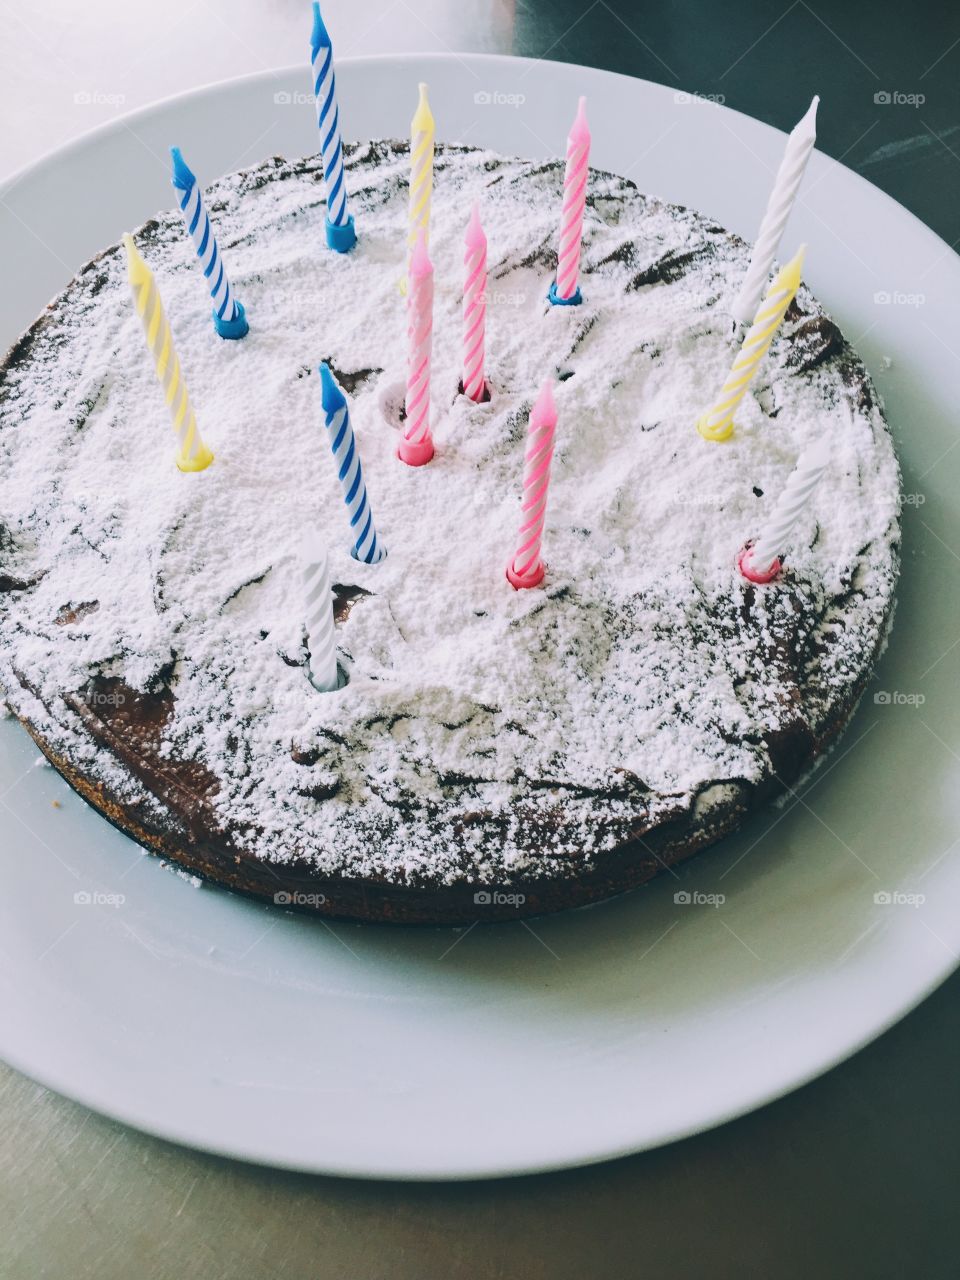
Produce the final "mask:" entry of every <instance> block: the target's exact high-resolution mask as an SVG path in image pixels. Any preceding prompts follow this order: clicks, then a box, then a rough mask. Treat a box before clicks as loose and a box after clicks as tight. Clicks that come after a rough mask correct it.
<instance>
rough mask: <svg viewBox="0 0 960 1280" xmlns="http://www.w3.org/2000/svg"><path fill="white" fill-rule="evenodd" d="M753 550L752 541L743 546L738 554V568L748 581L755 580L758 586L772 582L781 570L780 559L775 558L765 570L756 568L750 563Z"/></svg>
mask: <svg viewBox="0 0 960 1280" xmlns="http://www.w3.org/2000/svg"><path fill="white" fill-rule="evenodd" d="M752 551H753V546H752V544H751V543H749V542H748V543H747V545H746V546H745V547H741V549H740V552H739V554H738V556H737V568H738V569H739V570H740V572H741V573H742V574H743V576H744V577H745V578H746V579H747V581H748V582H755V583H756V584H757V585H758V586H761V587H762V586H765V585H766V584H767V583H768V582H772V581H773V580H774V578H775V577H776V576H777V575H778V574H779V572H780V561H779V560H774V562H773V564H772V565H771V566H770V568H769V569H767V570H766V571H764V572H761V571H760V570H759V569H756V568H754V566H753V565H752V564H751V563H750V556H751V554H752Z"/></svg>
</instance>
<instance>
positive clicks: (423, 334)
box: [397, 230, 433, 467]
mask: <svg viewBox="0 0 960 1280" xmlns="http://www.w3.org/2000/svg"><path fill="white" fill-rule="evenodd" d="M409 280H410V285H409V293H408V295H407V399H406V417H405V418H404V423H403V437H402V439H401V441H400V448H399V449H398V451H397V452H398V453H399V455H400V459H401V461H403V462H406V463H407V464H408V465H409V466H411V467H420V466H423V464H424V463H425V462H429V461H430V459H431V458H432V457H433V437H432V436H431V435H430V356H431V353H432V350H433V263H432V262H431V261H430V255H429V254H428V253H427V241H426V236H425V234H424V232H423V231H422V230H421V232H420V234H419V235H418V236H417V243H416V247H415V248H414V251H413V255H412V257H411V258H410V272H409Z"/></svg>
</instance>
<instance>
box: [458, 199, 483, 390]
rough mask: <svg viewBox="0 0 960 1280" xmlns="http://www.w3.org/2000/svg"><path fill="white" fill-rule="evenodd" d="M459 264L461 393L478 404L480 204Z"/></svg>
mask: <svg viewBox="0 0 960 1280" xmlns="http://www.w3.org/2000/svg"><path fill="white" fill-rule="evenodd" d="M464 244H465V245H466V252H465V253H464V255H463V265H464V269H465V272H466V278H465V280H464V283H463V394H464V395H465V396H469V397H470V399H471V400H472V401H473V402H474V403H475V404H479V403H480V401H481V400H483V399H484V398H485V396H484V392H485V391H486V383H485V382H484V380H483V354H484V353H483V344H484V335H485V331H486V323H487V237H486V236H485V235H484V234H483V227H482V226H481V225H480V207H479V205H474V206H473V213H472V214H471V215H470V222H469V225H468V226H467V234H466V237H465V239H464Z"/></svg>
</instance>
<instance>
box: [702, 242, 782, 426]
mask: <svg viewBox="0 0 960 1280" xmlns="http://www.w3.org/2000/svg"><path fill="white" fill-rule="evenodd" d="M806 247H807V246H806V245H801V246H800V248H799V249H798V251H797V254H796V256H795V257H794V258H792V259H791V261H790V262H788V263H787V264H786V266H784V267H781V268H780V270H779V271H778V272H777V274H776V275H775V276H774V278H773V280H772V281H771V282H770V288H769V289H768V290H767V296H766V297H765V298H764V300H763V302H761V304H760V309H759V311H758V312H757V314H756V318H755V319H754V322H753V324H752V326H751V327H750V332H749V333H748V334H747V336H746V337H745V338H744V340H743V346H742V347H741V348H740V350H739V351H738V352H737V358H736V359H735V360H734V362H733V367H732V368H731V370H730V372H729V373H728V374H727V380H726V382H724V384H723V386H722V388H721V389H720V398H719V399H718V400H717V402H716V404H715V405H714V406H713V407H712V408H711V409H708V410H707V412H706V413H705V414H703V416H702V417H701V418H700V420H699V421H698V422H697V430H698V431H699V432H700V434H701V435H702V436H703V438H704V439H705V440H726V439H727V438H728V437H729V435H730V433H731V431H732V430H733V415H734V414H735V413H736V411H737V406H738V405H739V403H740V401H741V400H742V399H743V397H744V393H745V392H746V390H747V387H748V386H749V385H750V382H751V380H752V378H753V375H754V374H755V373H756V372H757V367H758V365H759V364H760V361H761V360H762V359H763V357H764V356H765V355H766V354H767V351H768V350H769V349H770V343H771V342H772V341H773V335H774V334H775V333H776V331H777V329H778V328H779V327H780V322H781V321H782V320H783V317H784V313H785V312H786V310H787V307H789V305H790V303H791V302H792V301H793V298H794V295H795V294H796V292H797V290H798V289H799V288H800V272H801V271H802V270H803V254H804V250H805V249H806Z"/></svg>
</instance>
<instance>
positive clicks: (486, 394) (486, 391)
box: [454, 378, 493, 404]
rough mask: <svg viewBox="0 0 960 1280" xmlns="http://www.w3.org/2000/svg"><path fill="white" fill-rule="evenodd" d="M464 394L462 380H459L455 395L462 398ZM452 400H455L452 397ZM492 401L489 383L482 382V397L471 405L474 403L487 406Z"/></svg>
mask: <svg viewBox="0 0 960 1280" xmlns="http://www.w3.org/2000/svg"><path fill="white" fill-rule="evenodd" d="M464 394H465V393H464V390H463V379H462V378H461V379H460V381H459V382H458V383H457V395H458V396H462V395H464ZM454 399H456V396H454ZM492 399H493V396H492V395H491V394H490V383H489V382H487V381H484V384H483V395H482V396H481V397H480V399H479V400H474V402H473V403H474V404H489V403H490V401H491V400H492Z"/></svg>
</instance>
